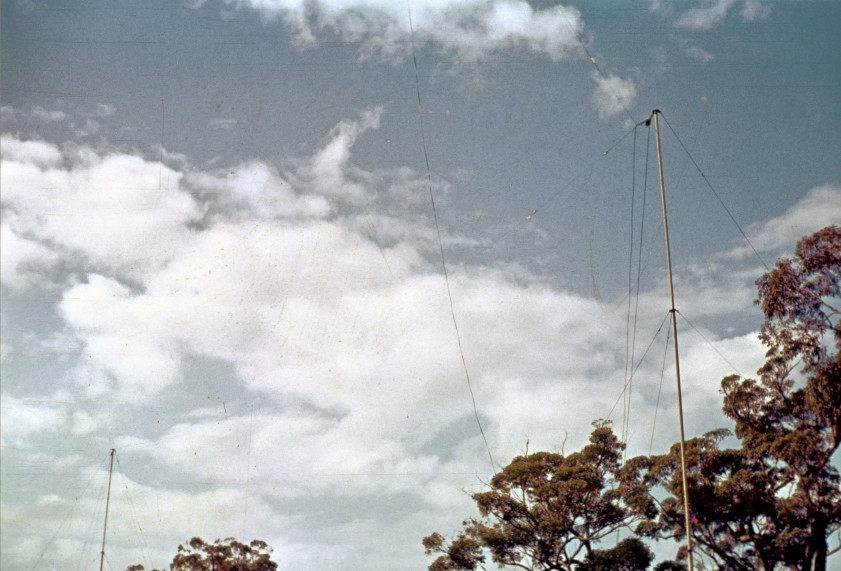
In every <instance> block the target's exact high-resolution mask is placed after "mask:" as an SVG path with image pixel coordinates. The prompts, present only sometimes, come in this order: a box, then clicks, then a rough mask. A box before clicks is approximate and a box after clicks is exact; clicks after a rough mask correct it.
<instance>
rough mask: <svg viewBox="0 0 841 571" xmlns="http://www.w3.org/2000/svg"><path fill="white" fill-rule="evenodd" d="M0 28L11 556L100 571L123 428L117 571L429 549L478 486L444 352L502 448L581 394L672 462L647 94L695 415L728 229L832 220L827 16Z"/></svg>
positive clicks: (157, 10)
mask: <svg viewBox="0 0 841 571" xmlns="http://www.w3.org/2000/svg"><path fill="white" fill-rule="evenodd" d="M410 10H411V27H410V23H409V13H410ZM2 11H3V19H2V69H3V83H2V133H3V135H2V170H0V177H1V178H0V182H2V189H3V192H2V219H1V221H2V242H0V244H2V257H0V261H2V300H3V303H2V329H3V341H2V364H3V383H2V416H1V417H0V419H1V420H2V465H3V493H2V512H0V516H1V517H2V525H3V533H2V558H3V563H4V566H5V565H8V566H9V567H10V568H30V569H53V568H55V569H67V568H76V567H77V566H78V565H80V564H88V562H89V560H90V561H93V560H96V559H97V558H98V551H99V547H98V546H97V542H98V541H100V540H101V536H99V535H98V534H99V533H100V532H99V531H98V527H97V526H99V525H100V524H101V518H102V511H103V510H102V509H101V508H102V506H101V501H102V499H103V497H104V494H103V493H102V492H103V485H104V482H105V479H106V478H107V473H106V472H107V456H108V452H109V450H110V449H111V448H116V449H117V454H118V458H119V465H118V468H119V470H118V476H117V479H116V481H117V483H118V484H119V486H118V488H117V489H115V493H114V495H113V497H112V510H113V511H112V516H111V519H110V520H109V543H108V548H107V555H108V561H109V564H110V565H111V567H112V568H114V569H124V568H125V567H126V566H127V565H129V564H133V563H143V564H144V565H146V567H147V568H151V567H153V566H157V567H161V566H163V565H165V564H166V563H168V562H169V560H170V559H171V557H172V555H173V554H174V551H175V549H176V547H177V545H178V544H179V543H181V542H184V541H186V540H188V539H189V538H190V537H192V536H195V535H198V536H201V537H204V538H206V539H213V538H216V537H225V536H235V537H237V538H240V539H251V538H255V537H256V538H260V539H264V540H266V541H268V542H269V544H270V545H272V546H273V547H274V549H275V556H276V557H275V558H276V560H277V561H278V562H279V563H280V565H281V568H282V569H311V568H319V569H360V570H361V569H423V568H425V566H426V565H427V564H428V558H426V557H424V555H423V550H422V546H421V544H420V540H421V538H422V537H423V536H424V535H427V534H429V533H431V532H432V531H440V532H442V533H445V534H446V533H452V532H454V531H455V530H456V529H457V527H458V524H459V522H460V521H461V520H462V519H464V518H465V517H468V516H470V515H473V513H474V512H473V509H472V506H471V501H470V499H469V496H468V494H467V493H465V491H470V490H477V489H480V488H481V485H482V481H487V479H488V478H489V476H490V474H491V473H492V472H491V466H490V463H489V461H488V453H487V450H486V449H485V446H484V443H483V441H482V437H481V434H480V433H479V430H478V427H477V425H476V421H475V418H474V410H473V406H472V402H471V397H470V393H469V391H468V387H467V382H466V376H465V367H464V365H463V364H462V353H460V352H459V346H461V348H462V349H463V357H464V364H466V369H467V371H468V373H469V375H470V380H471V383H472V388H473V393H474V396H475V400H476V405H477V413H478V416H479V418H480V419H481V421H482V424H483V427H484V430H485V433H486V435H487V440H488V445H489V447H490V450H491V453H492V455H493V458H494V461H495V462H496V463H497V464H500V465H503V464H504V463H506V462H507V461H509V460H510V459H511V458H512V457H513V456H514V455H516V454H518V453H520V452H522V450H524V448H525V446H526V442H528V443H529V444H528V446H529V449H530V450H535V449H541V448H542V449H549V450H557V449H560V448H561V446H562V443H563V442H564V441H565V439H566V449H567V450H571V449H575V448H578V447H579V446H581V445H582V444H583V443H584V442H585V440H586V436H587V434H588V433H589V428H590V422H591V421H592V420H594V419H597V418H603V417H607V416H608V415H610V418H612V419H613V420H614V422H615V426H616V429H617V431H618V432H621V433H622V434H623V437H624V438H626V440H627V442H628V447H629V454H638V453H647V452H648V451H649V449H650V447H653V448H652V449H653V450H654V451H659V450H665V449H666V448H667V447H668V446H669V445H670V444H671V443H673V442H674V441H675V440H676V439H677V426H676V421H675V406H676V405H675V394H674V389H673V388H672V384H673V383H672V382H671V380H670V379H671V377H668V376H667V378H666V379H665V380H664V382H663V385H662V391H661V389H660V386H661V381H660V379H661V374H660V372H661V370H662V369H663V366H664V355H667V356H666V358H665V366H666V370H667V371H668V370H670V369H669V367H671V366H672V363H671V360H670V358H669V356H668V353H667V352H666V351H664V349H665V346H664V343H665V334H664V331H661V333H660V335H657V336H656V338H655V334H656V332H657V330H658V327H659V326H660V324H661V322H662V320H663V318H664V317H665V315H666V312H667V310H668V291H667V286H666V282H665V268H664V265H665V252H664V248H663V243H662V242H663V239H662V221H661V215H660V205H659V197H658V191H659V188H658V183H657V179H656V163H655V162H654V161H653V139H652V133H651V132H650V129H646V128H644V127H638V128H634V125H635V124H636V123H638V122H641V121H643V120H645V119H646V118H647V117H648V116H649V115H650V113H651V110H652V109H654V108H659V109H661V110H662V112H663V115H662V117H663V118H664V119H665V122H662V123H661V131H662V140H663V146H664V165H665V167H664V168H665V173H664V175H665V180H666V188H667V195H668V201H669V217H670V218H669V224H670V231H671V235H672V240H673V243H672V256H673V258H674V260H675V282H676V287H677V291H676V303H677V308H678V309H679V310H680V312H681V314H682V315H683V316H684V317H685V320H684V321H682V322H679V328H682V331H681V333H680V334H681V338H680V339H681V359H682V361H681V370H682V373H683V375H684V377H685V378H684V403H685V409H686V421H687V429H688V432H689V435H695V434H700V433H702V432H704V431H706V430H709V429H712V428H716V427H719V426H727V424H726V421H725V419H724V418H723V417H722V416H721V414H720V412H719V411H720V401H719V394H718V384H719V381H720V379H721V377H722V376H724V375H726V374H730V373H732V372H734V371H735V372H739V373H741V374H744V375H751V374H752V373H753V372H754V371H755V370H756V368H757V367H758V366H759V365H760V364H761V362H762V356H763V353H764V351H763V348H762V346H761V345H760V344H759V343H758V341H757V339H756V331H757V328H758V326H759V324H760V316H759V313H758V311H757V310H756V308H754V307H753V306H752V300H753V297H754V286H753V281H754V280H755V279H756V278H757V277H759V275H761V273H762V272H763V271H764V268H763V265H762V262H761V261H760V260H759V258H758V257H757V256H756V255H755V254H754V252H753V251H752V250H751V248H750V247H749V246H748V245H747V244H746V242H745V241H744V240H743V238H742V235H741V232H740V228H741V230H742V231H744V232H745V234H746V235H747V236H748V238H749V239H750V241H751V244H752V245H753V247H754V248H756V250H757V252H758V253H759V255H760V256H761V257H762V259H763V260H764V261H765V263H767V264H769V265H770V264H772V263H773V261H774V260H775V259H776V258H777V257H778V256H780V255H783V254H786V253H788V252H791V251H792V250H793V247H794V244H795V242H796V241H797V240H798V239H799V238H800V237H802V236H804V235H806V234H809V233H811V232H813V231H815V230H817V229H819V228H821V227H823V226H825V225H827V224H830V223H839V222H841V144H839V142H841V141H839V133H841V106H839V105H838V94H839V86H841V65H839V63H841V62H839V54H841V37H839V35H838V33H837V28H838V24H839V23H841V5H839V4H838V3H835V2H809V3H807V2H795V1H788V2H785V1H784V2H773V1H767V2H766V1H760V0H745V1H735V0H716V1H710V2H663V1H653V2H650V3H647V4H645V3H638V4H637V5H634V6H633V7H630V6H624V5H620V4H616V5H612V6H610V7H605V6H603V5H602V3H589V2H585V3H574V4H573V3H570V4H566V3H564V4H560V3H556V2H537V1H535V2H531V3H526V2H525V1H522V0H507V1H496V2H451V1H449V0H424V1H414V2H411V3H399V2H391V1H388V0H377V1H371V2H356V1H354V0H343V1H340V0H325V1H322V2H317V3H307V2H299V1H296V0H287V1H280V0H260V1H258V0H239V1H233V0H231V1H218V2H217V1H207V2H187V1H184V2H179V1H175V0H174V1H168V2H163V1H160V2H154V1H153V2H134V1H125V2H119V3H107V2H83V1H78V2H40V1H38V0H28V1H23V0H20V1H11V0H10V1H6V0H4V1H3V3H2ZM419 100H420V105H419V103H418V101H419ZM608 149H609V150H610V151H609V152H608V153H605V151H607V150H608ZM687 151H688V153H687ZM646 157H648V162H647V163H646ZM427 159H428V165H429V170H427ZM693 161H694V162H693ZM646 165H647V168H646ZM696 165H697V166H698V167H699V168H700V169H701V171H702V172H703V176H702V175H701V174H700V173H699V172H698V170H697V169H696ZM707 183H709V185H708V184H707ZM710 187H712V188H710ZM430 193H431V195H432V196H433V197H434V201H435V214H436V215H437V221H438V227H437V228H436V226H435V217H434V215H433V210H432V203H431V200H430ZM716 194H717V195H718V198H717V197H716ZM719 198H720V199H721V200H720V201H719ZM721 202H723V203H724V205H725V207H726V210H725V208H724V207H722V204H721ZM632 215H633V220H632ZM731 216H732V218H733V219H735V221H736V222H737V223H738V225H739V226H738V227H737V226H736V225H735V224H734V223H733V221H732V220H731ZM439 235H440V240H441V241H440V243H439ZM442 251H443V253H444V261H445V263H446V267H447V276H448V278H449V284H447V282H446V281H445V279H444V272H443V269H442V257H441V252H442ZM629 267H630V268H631V269H632V276H631V279H630V283H632V284H634V285H635V284H636V280H637V270H638V269H639V273H640V278H639V284H640V285H639V289H638V290H636V289H635V291H633V292H632V295H631V301H632V304H631V307H632V308H634V309H633V310H632V311H630V316H631V318H633V316H634V315H636V328H635V331H636V337H635V338H634V339H635V340H632V341H630V342H628V341H627V340H628V338H629V337H628V334H627V332H628V330H629V325H628V323H629V297H628V289H629V287H628V284H629ZM448 289H449V292H450V293H451V297H450V296H449V295H448ZM451 301H452V304H451ZM454 317H455V322H456V323H457V325H458V335H457V333H456V330H455V327H454ZM687 320H688V321H687ZM690 324H691V325H690ZM631 329H633V328H631ZM664 330H665V328H664ZM652 339H654V341H653V342H652ZM649 344H651V350H650V351H649V352H648V353H647V354H646V355H645V358H644V359H642V355H643V353H644V352H645V349H646V348H647V347H648V346H649ZM629 354H630V355H631V356H629ZM631 358H633V362H634V365H633V366H636V365H637V363H640V364H639V369H638V370H637V373H636V375H635V376H634V379H633V388H632V390H631V392H630V399H629V400H627V399H625V397H623V392H622V388H623V386H624V384H625V379H626V370H627V369H628V365H627V363H628V362H629V359H631ZM658 393H660V398H659V404H658ZM625 394H627V393H625ZM617 402H618V403H619V404H618V406H615V404H616V403H617ZM655 414H656V419H657V420H656V424H655V422H654V418H655ZM626 427H627V428H626ZM98 502H99V503H98ZM96 518H99V522H100V523H97V519H96ZM141 530H142V532H141ZM658 550H659V552H660V553H662V554H664V555H665V554H668V553H670V551H671V550H672V546H671V545H665V544H664V545H661V546H659V547H658ZM80 562H81V563H80Z"/></svg>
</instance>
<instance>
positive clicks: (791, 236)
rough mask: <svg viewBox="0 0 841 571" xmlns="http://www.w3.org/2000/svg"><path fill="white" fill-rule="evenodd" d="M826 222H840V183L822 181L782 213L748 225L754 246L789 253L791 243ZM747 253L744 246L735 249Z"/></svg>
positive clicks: (791, 249) (814, 230) (794, 242)
mask: <svg viewBox="0 0 841 571" xmlns="http://www.w3.org/2000/svg"><path fill="white" fill-rule="evenodd" d="M830 224H841V185H838V184H825V185H822V186H818V187H815V188H813V189H811V190H810V191H809V192H808V194H806V196H805V197H803V198H802V199H801V200H800V201H798V202H797V203H795V204H794V205H793V206H792V207H790V208H789V209H788V210H786V211H785V212H784V213H783V214H782V215H780V216H778V217H775V218H771V219H770V220H766V221H764V222H761V223H758V224H755V225H753V226H751V227H750V228H748V230H747V235H748V237H749V238H750V239H751V242H752V243H753V244H754V246H755V247H756V248H757V249H759V250H761V251H765V252H772V253H775V254H779V253H782V252H786V251H788V252H793V251H794V245H795V244H796V243H797V242H798V241H799V240H800V239H801V238H803V237H804V236H808V235H809V234H812V233H814V232H816V231H818V230H820V229H821V228H824V227H826V226H829V225H830ZM736 252H740V253H742V254H745V253H748V252H749V251H748V250H747V248H746V247H740V248H738V249H737V250H736Z"/></svg>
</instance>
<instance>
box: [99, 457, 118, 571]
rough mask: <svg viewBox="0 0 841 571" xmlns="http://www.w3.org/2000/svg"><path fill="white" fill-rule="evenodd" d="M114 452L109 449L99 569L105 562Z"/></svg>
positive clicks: (100, 570) (100, 569)
mask: <svg viewBox="0 0 841 571" xmlns="http://www.w3.org/2000/svg"><path fill="white" fill-rule="evenodd" d="M116 452H117V450H116V449H115V448H112V449H111V468H110V469H109V470H108V495H107V496H106V498H105V525H104V526H103V528H102V555H101V556H100V558H99V571H102V566H103V564H104V563H105V534H106V533H107V532H108V505H109V504H110V503H111V476H112V475H113V473H114V454H115V453H116Z"/></svg>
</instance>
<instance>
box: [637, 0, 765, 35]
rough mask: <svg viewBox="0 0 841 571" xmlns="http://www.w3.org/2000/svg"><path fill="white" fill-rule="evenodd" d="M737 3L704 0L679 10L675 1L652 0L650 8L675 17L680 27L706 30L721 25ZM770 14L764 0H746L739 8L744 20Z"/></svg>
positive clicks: (724, 0) (756, 18)
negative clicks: (694, 5)
mask: <svg viewBox="0 0 841 571" xmlns="http://www.w3.org/2000/svg"><path fill="white" fill-rule="evenodd" d="M736 5H737V2H736V0H702V1H701V2H699V3H698V6H696V7H694V8H690V9H688V10H684V11H682V12H678V10H677V7H676V6H675V3H674V2H670V1H668V0H652V1H651V3H650V9H651V11H652V12H654V13H656V14H660V15H661V16H663V17H666V18H672V17H674V18H675V20H674V24H675V26H677V27H678V28H684V29H687V30H696V31H706V30H711V29H713V28H716V27H718V26H719V25H721V24H722V23H723V22H724V21H725V20H726V19H727V17H728V16H729V15H730V13H731V11H732V10H733V9H734V8H735V7H736ZM676 13H677V15H676ZM770 14H771V8H770V6H768V4H767V3H766V2H764V1H763V0H744V2H742V7H741V9H740V10H739V15H740V16H741V18H742V21H744V22H753V21H755V20H761V19H764V18H767V17H768V16H769V15H770ZM675 15H676V16H675Z"/></svg>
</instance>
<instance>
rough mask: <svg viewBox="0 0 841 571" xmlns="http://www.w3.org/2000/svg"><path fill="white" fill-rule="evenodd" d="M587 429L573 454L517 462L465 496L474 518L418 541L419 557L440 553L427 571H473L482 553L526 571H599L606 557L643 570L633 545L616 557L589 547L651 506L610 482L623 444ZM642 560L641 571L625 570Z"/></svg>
mask: <svg viewBox="0 0 841 571" xmlns="http://www.w3.org/2000/svg"><path fill="white" fill-rule="evenodd" d="M594 426H595V429H594V430H593V432H592V434H591V435H590V444H588V445H587V446H585V447H584V449H583V450H581V451H580V452H576V453H573V454H570V455H568V456H563V455H562V454H556V453H550V452H536V453H533V454H526V455H524V456H518V457H516V458H514V460H512V461H511V463H510V464H508V465H507V466H506V467H505V468H503V469H502V471H500V472H499V473H497V474H496V475H494V476H493V478H492V479H491V481H490V486H489V487H490V489H489V490H487V491H484V492H479V493H476V494H473V496H472V498H473V500H474V501H475V502H476V505H477V507H478V508H479V513H480V515H481V517H479V518H473V519H469V520H466V521H465V522H464V528H463V530H462V531H461V532H460V533H458V534H457V535H456V536H455V537H454V538H453V539H452V540H451V541H449V542H448V541H447V540H446V539H445V538H444V536H442V535H441V534H439V533H433V534H432V535H430V536H428V537H426V538H424V540H423V545H424V548H425V549H426V553H427V555H431V554H434V553H441V555H440V556H439V557H438V558H437V559H436V560H435V561H434V562H433V563H432V564H431V565H430V566H429V569H430V571H450V570H472V569H477V568H480V567H481V566H482V565H483V564H484V563H485V561H486V558H487V557H488V555H490V557H491V558H492V560H493V561H494V562H495V563H497V564H499V565H511V566H514V567H520V568H522V569H531V570H547V569H558V570H570V571H572V570H573V569H575V568H577V567H580V566H582V565H583V566H584V567H582V569H586V570H594V569H601V568H602V566H601V563H599V562H600V561H602V560H603V559H604V560H610V559H609V558H610V557H614V558H620V559H621V560H622V561H627V562H629V563H628V565H629V566H628V567H627V568H628V569H644V568H645V567H647V566H648V563H650V560H651V559H650V553H649V552H648V550H647V548H646V547H645V545H643V544H642V543H641V542H640V543H635V542H631V543H627V542H626V543H624V544H620V545H622V549H620V551H618V552H613V551H611V552H609V553H608V552H607V551H599V550H597V549H596V546H597V545H598V543H599V542H600V541H602V540H603V539H605V538H606V537H607V536H608V535H609V534H611V533H613V532H615V531H617V530H619V529H622V528H628V527H629V526H631V525H632V524H633V523H634V522H635V521H638V520H641V519H644V517H653V515H654V512H653V509H654V506H653V504H652V503H651V501H650V500H649V499H648V498H647V497H646V496H644V495H642V496H634V494H633V493H632V492H633V490H632V489H631V488H630V487H628V488H623V489H620V487H619V486H618V485H617V483H616V481H615V478H614V476H615V474H616V472H617V470H618V469H619V467H620V463H621V462H620V461H621V454H622V450H623V449H624V445H623V444H622V443H621V442H619V440H618V439H617V438H616V436H615V435H614V433H613V430H612V429H611V428H610V424H609V423H608V422H606V421H601V422H596V423H594ZM626 492H630V493H626ZM646 557H648V559H647V561H646V562H645V564H644V566H642V567H634V566H633V565H636V564H637V563H636V562H638V561H642V560H644V559H645V558H646ZM605 558H607V559H605ZM620 559H617V560H620Z"/></svg>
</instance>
